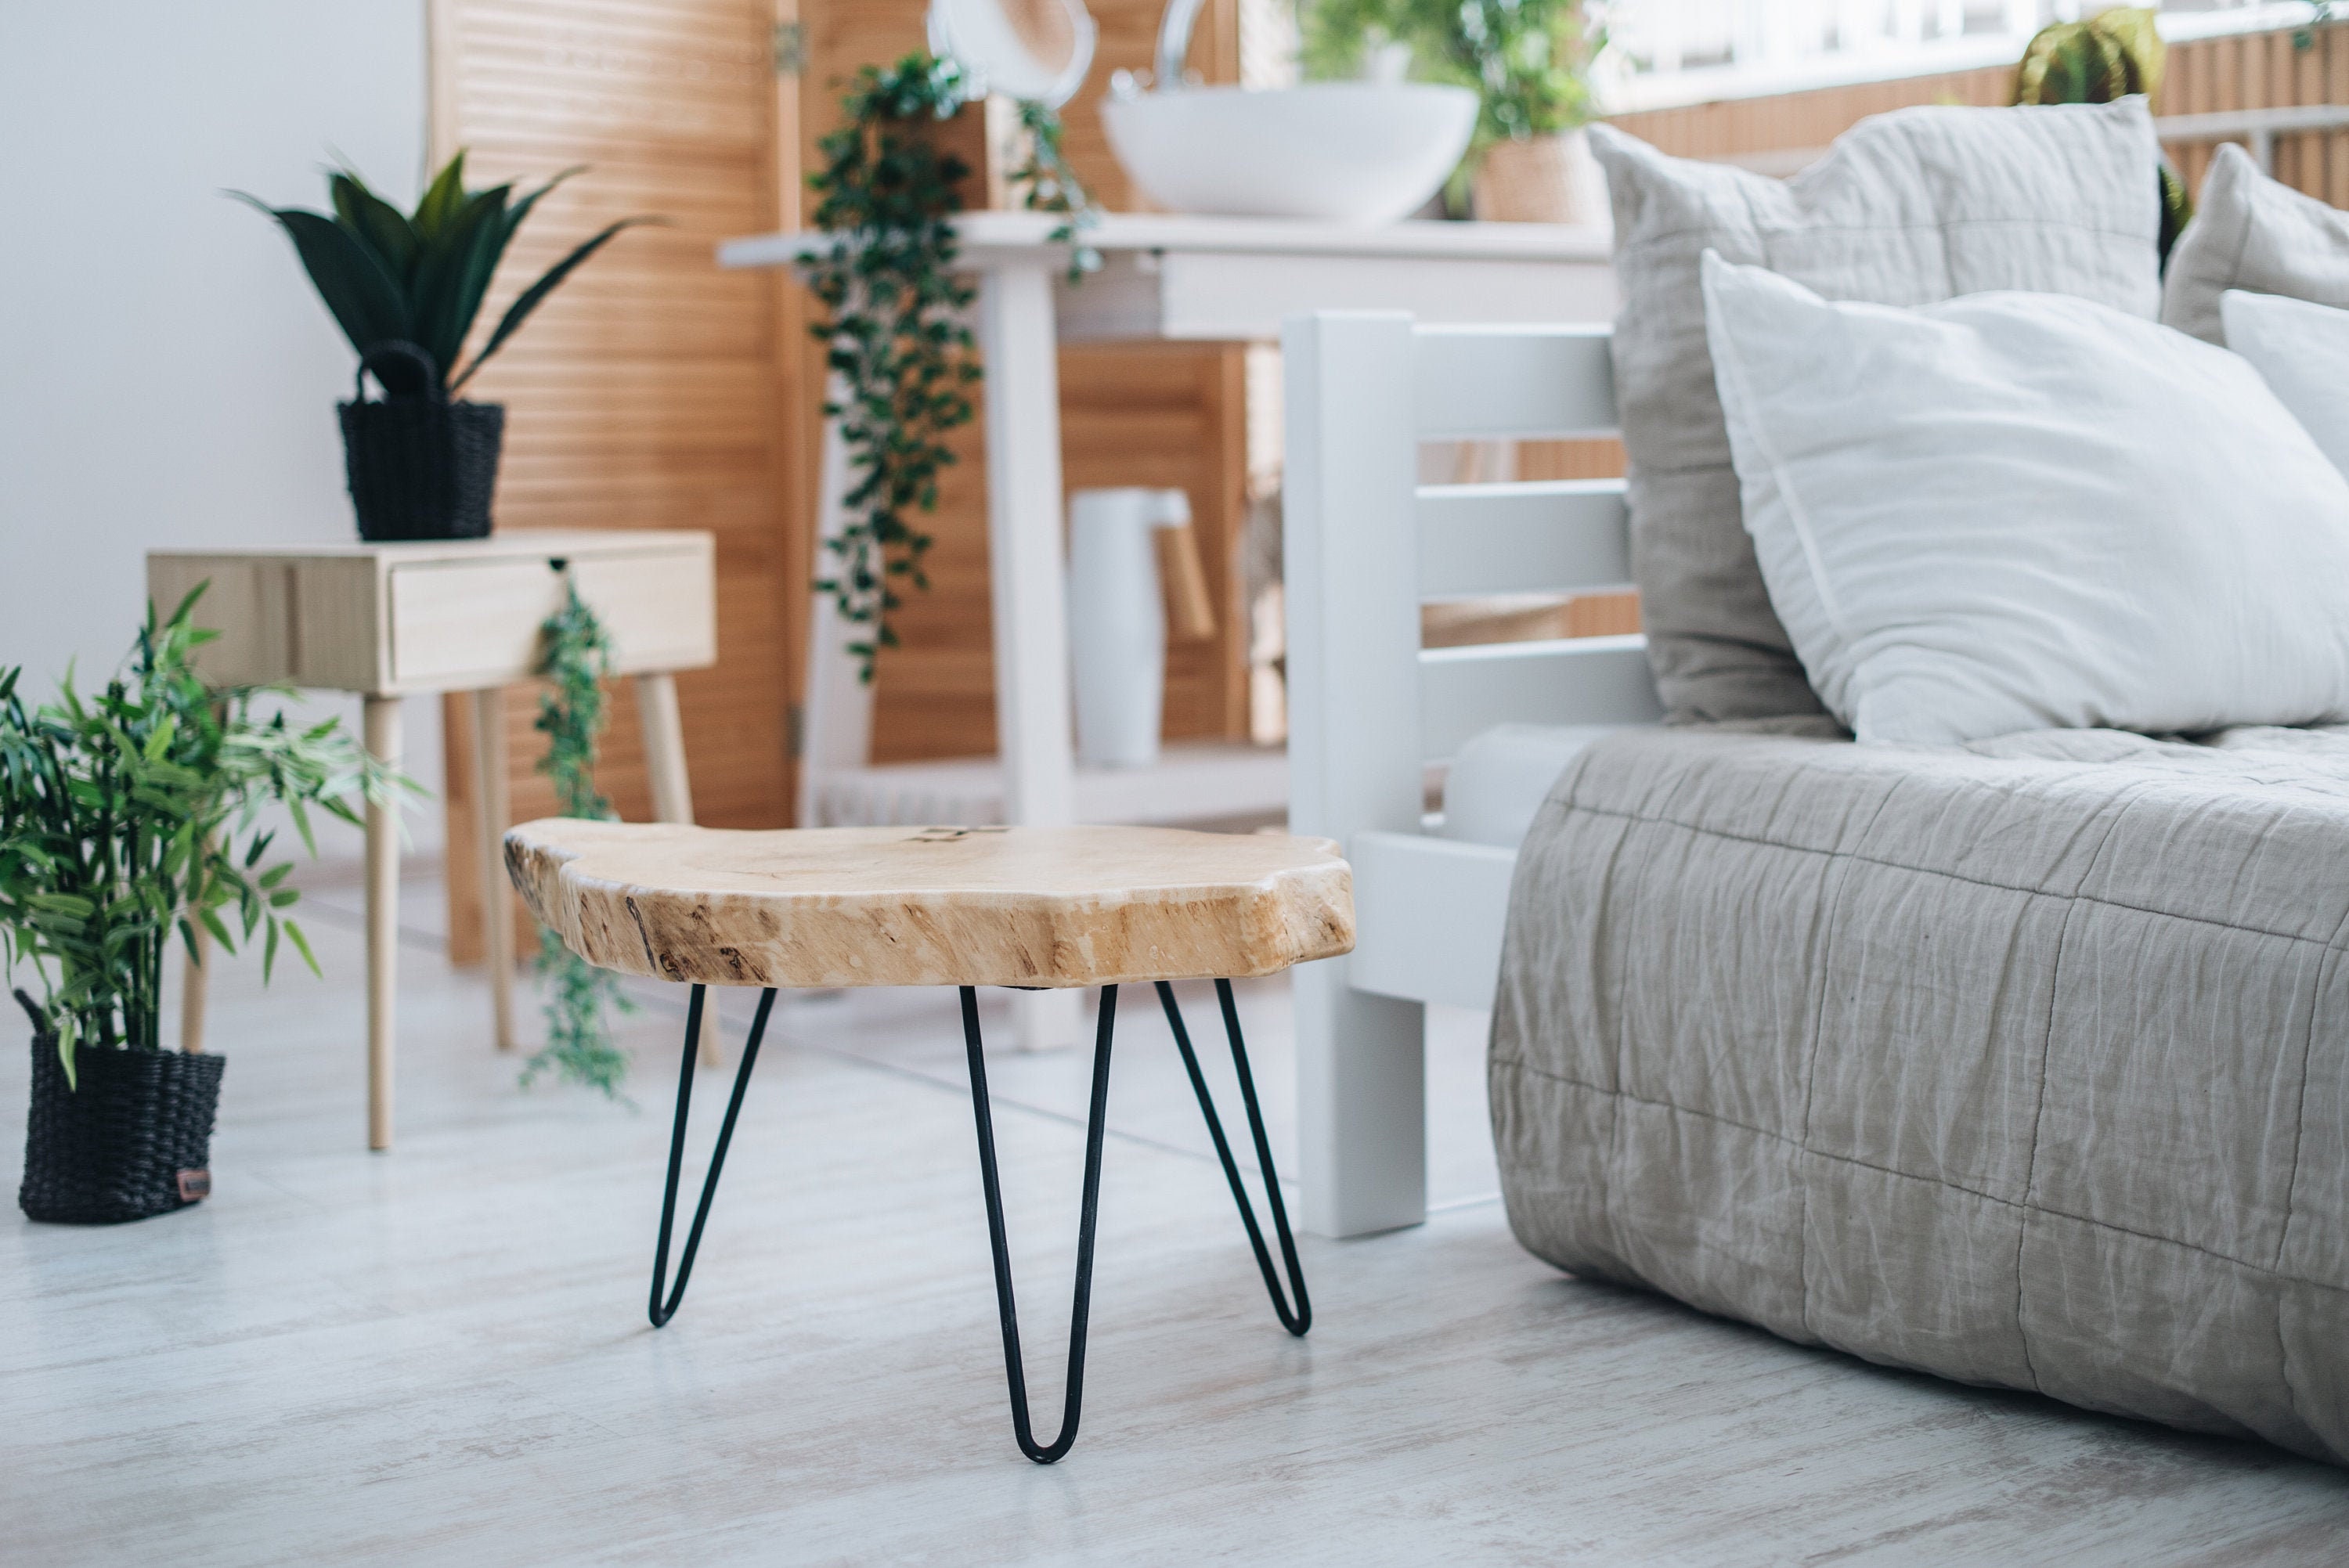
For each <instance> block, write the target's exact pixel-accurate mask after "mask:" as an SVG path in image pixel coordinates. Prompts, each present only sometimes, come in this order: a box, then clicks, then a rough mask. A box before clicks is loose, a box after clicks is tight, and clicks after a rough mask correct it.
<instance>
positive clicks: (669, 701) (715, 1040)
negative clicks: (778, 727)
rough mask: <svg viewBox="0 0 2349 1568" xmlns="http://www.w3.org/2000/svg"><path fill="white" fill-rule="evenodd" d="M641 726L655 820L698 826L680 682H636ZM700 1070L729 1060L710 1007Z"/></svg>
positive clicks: (659, 678) (656, 676) (658, 678)
mask: <svg viewBox="0 0 2349 1568" xmlns="http://www.w3.org/2000/svg"><path fill="white" fill-rule="evenodd" d="M636 723H637V725H638V726H639V727H641V728H642V729H643V731H644V737H645V771H646V772H647V773H648V774H649V775H651V781H652V789H653V820H654V821H656V822H681V823H687V824H690V823H691V822H692V820H693V782H692V779H691V776H690V775H688V773H687V772H686V770H685V718H684V716H683V715H682V714H681V713H680V712H679V711H678V706H677V677H676V676H673V675H671V674H670V673H669V672H668V671H667V670H654V671H650V672H647V673H646V674H644V675H640V676H637V677H636ZM699 1054H700V1057H701V1065H702V1066H703V1067H706V1068H714V1067H717V1066H719V1065H720V1064H722V1063H723V1062H724V1061H725V1060H726V1051H725V1047H723V1046H722V1045H720V1044H719V1037H718V1009H717V1008H716V1007H714V1006H713V1007H706V1008H704V1009H703V1010H702V1014H701V1049H700V1053H699Z"/></svg>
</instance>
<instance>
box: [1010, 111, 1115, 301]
mask: <svg viewBox="0 0 2349 1568" xmlns="http://www.w3.org/2000/svg"><path fill="white" fill-rule="evenodd" d="M1019 129H1021V130H1023V131H1025V132H1027V135H1028V159H1027V161H1026V162H1024V163H1022V164H1021V165H1020V166H1019V168H1017V169H1015V170H1012V171H1011V182H1012V183H1013V184H1015V185H1017V186H1019V188H1020V192H1021V194H1020V201H1021V202H1022V204H1023V205H1025V206H1026V207H1027V209H1028V210H1029V211H1031V212H1058V213H1060V214H1061V216H1062V217H1063V218H1064V219H1065V220H1066V221H1065V222H1061V223H1059V224H1057V225H1055V226H1054V228H1053V230H1052V232H1051V234H1050V239H1051V241H1052V242H1053V243H1055V244H1063V245H1066V246H1068V247H1069V273H1068V276H1069V282H1071V284H1081V283H1082V282H1084V281H1085V274H1086V273H1097V272H1099V271H1101V264H1102V253H1100V252H1099V251H1097V250H1095V249H1094V248H1093V247H1092V245H1089V244H1087V243H1086V242H1085V231H1086V230H1088V229H1091V228H1092V227H1094V226H1095V225H1096V224H1098V223H1100V222H1101V209H1099V208H1098V207H1096V206H1094V205H1093V200H1092V192H1091V191H1087V190H1086V189H1085V182H1084V181H1081V180H1080V179H1078V178H1077V171H1076V170H1074V169H1073V168H1071V166H1070V164H1069V160H1068V154H1067V152H1066V150H1064V148H1063V146H1062V141H1063V139H1064V136H1065V132H1064V130H1063V128H1062V127H1061V115H1060V111H1059V110H1058V109H1054V108H1047V107H1046V106H1045V105H1043V104H1040V103H1035V102H1032V101H1030V102H1023V103H1021V104H1020V106H1019Z"/></svg>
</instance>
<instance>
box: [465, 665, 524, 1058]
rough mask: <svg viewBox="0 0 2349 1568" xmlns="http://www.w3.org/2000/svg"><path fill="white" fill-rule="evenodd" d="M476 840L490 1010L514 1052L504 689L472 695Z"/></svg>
mask: <svg viewBox="0 0 2349 1568" xmlns="http://www.w3.org/2000/svg"><path fill="white" fill-rule="evenodd" d="M472 716H473V822H474V827H475V831H474V840H475V844H476V847H477V849H478V851H479V852H480V856H481V932H482V943H481V946H482V953H483V955H484V958H485V961H486V962H487V963H488V965H489V966H490V1011H491V1021H492V1029H493V1030H494V1032H495V1035H496V1037H497V1044H498V1049H500V1050H502V1051H510V1050H512V1049H513V1048H514V1020H513V970H514V937H513V932H514V910H513V883H512V882H511V881H510V880H509V879H508V878H507V876H506V850H505V834H506V828H507V827H508V825H509V824H508V821H507V819H508V818H510V817H512V815H513V809H512V804H511V803H510V801H509V799H508V798H507V789H506V722H505V720H506V709H505V693H504V690H503V689H502V687H498V686H491V687H488V688H486V689H485V690H481V691H477V692H474V693H473V694H472Z"/></svg>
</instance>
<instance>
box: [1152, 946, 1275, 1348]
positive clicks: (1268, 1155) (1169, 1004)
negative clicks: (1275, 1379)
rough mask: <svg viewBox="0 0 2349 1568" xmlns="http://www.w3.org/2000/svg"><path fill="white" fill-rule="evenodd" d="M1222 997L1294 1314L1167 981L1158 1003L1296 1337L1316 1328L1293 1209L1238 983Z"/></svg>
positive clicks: (1224, 985) (1268, 1283)
mask: <svg viewBox="0 0 2349 1568" xmlns="http://www.w3.org/2000/svg"><path fill="white" fill-rule="evenodd" d="M1216 999H1217V1000H1218V1001H1220V1002H1221V1003H1222V1004H1223V1007H1224V1036H1225V1037H1226V1039H1228V1040H1230V1042H1231V1046H1232V1069H1233V1070H1234V1071H1235V1072H1237V1074H1238V1075H1239V1080H1240V1102H1241V1104H1243V1105H1245V1106H1246V1107H1247V1119H1248V1131H1249V1133H1250V1134H1251V1135H1252V1136H1253V1137H1254V1139H1255V1140H1256V1165H1257V1170H1258V1171H1262V1172H1264V1195H1265V1198H1266V1200H1267V1202H1269V1203H1270V1204H1271V1206H1272V1228H1273V1230H1274V1232H1275V1233H1278V1236H1279V1238H1280V1260H1281V1262H1282V1263H1283V1264H1285V1265H1287V1268H1288V1292H1289V1299H1290V1300H1293V1301H1294V1302H1295V1303H1296V1309H1295V1310H1294V1311H1291V1310H1290V1307H1289V1301H1288V1300H1283V1299H1282V1297H1281V1294H1280V1280H1279V1277H1278V1275H1277V1274H1274V1272H1273V1267H1272V1253H1270V1252H1269V1251H1268V1250H1267V1249H1266V1247H1265V1244H1264V1231H1263V1230H1262V1228H1261V1227H1259V1226H1258V1225H1257V1220H1256V1209H1255V1206H1254V1205H1253V1204H1251V1203H1250V1202H1248V1195H1247V1187H1246V1186H1245V1185H1243V1184H1242V1182H1241V1181H1240V1168H1239V1164H1238V1162H1237V1161H1235V1160H1234V1159H1233V1158H1232V1146H1231V1143H1230V1141H1229V1140H1227V1139H1226V1138H1225V1137H1224V1124H1223V1120H1222V1119H1221V1118H1219V1117H1218V1116H1216V1101H1215V1099H1214V1097H1213V1096H1211V1095H1210V1094H1209V1093H1208V1092H1207V1080H1206V1076H1205V1075H1204V1074H1202V1073H1201V1072H1200V1071H1199V1057H1198V1054H1197V1053H1196V1052H1195V1051H1194V1050H1192V1048H1191V1032H1190V1031H1189V1030H1188V1029H1186V1028H1185V1027H1184V1026H1183V1009H1182V1008H1181V1007H1180V1006H1176V1004H1175V1001H1174V986H1172V985H1168V984H1167V983H1166V982H1165V981H1164V980H1161V981H1160V982H1158V1004H1159V1006H1162V1007H1164V1008H1165V1010H1166V1024H1167V1026H1168V1027H1169V1028H1171V1029H1173V1030H1174V1044H1175V1046H1176V1047H1177V1048H1178V1049H1180V1050H1181V1051H1182V1053H1183V1066H1184V1067H1185V1069H1187V1070H1188V1071H1189V1073H1190V1075H1191V1091H1192V1092H1193V1093H1194V1094H1195V1095H1197V1096H1198V1097H1199V1110H1200V1112H1201V1114H1203V1115H1204V1116H1206V1119H1207V1136H1208V1137H1209V1138H1211V1139H1213V1140H1215V1144H1216V1159H1218V1160H1220V1161H1223V1162H1224V1179H1225V1180H1226V1181H1229V1182H1230V1183H1231V1184H1232V1202H1235V1203H1237V1204H1238V1205H1239V1209H1240V1223H1241V1224H1243V1225H1246V1226H1247V1238H1248V1245H1249V1246H1251V1247H1254V1248H1255V1249H1256V1266H1257V1269H1258V1270H1259V1271H1260V1272H1261V1273H1262V1274H1263V1275H1264V1289H1265V1294H1266V1295H1269V1296H1270V1297H1272V1310H1273V1312H1274V1314H1275V1315H1278V1317H1279V1319H1280V1326H1282V1327H1283V1328H1286V1329H1287V1330H1288V1332H1289V1333H1291V1334H1298V1335H1301V1334H1303V1333H1304V1332H1305V1331H1306V1330H1307V1329H1309V1328H1310V1327H1312V1326H1313V1303H1312V1302H1311V1301H1310V1300H1309V1299H1308V1298H1307V1296H1306V1295H1305V1270H1304V1268H1303V1267H1302V1266H1301V1265H1299V1263H1298V1261H1297V1241H1296V1238H1294V1237H1293V1236H1291V1235H1290V1234H1289V1233H1288V1207H1287V1206H1286V1205H1285V1204H1283V1203H1282V1202H1281V1201H1280V1177H1279V1175H1278V1173H1277V1172H1276V1171H1274V1170H1273V1168H1272V1146H1271V1144H1270V1143H1269V1142H1268V1141H1267V1140H1266V1139H1265V1136H1264V1112H1263V1110H1262V1109H1260V1108H1258V1106H1257V1099H1256V1078H1255V1077H1254V1076H1253V1075H1252V1074H1250V1073H1249V1071H1248V1061H1247V1046H1246V1045H1245V1044H1243V1043H1242V1042H1241V1039H1240V1015H1239V1009H1238V1008H1237V1006H1234V1005H1233V1003H1232V983H1231V982H1230V981H1228V980H1218V981H1216Z"/></svg>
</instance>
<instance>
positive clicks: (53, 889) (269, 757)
mask: <svg viewBox="0 0 2349 1568" xmlns="http://www.w3.org/2000/svg"><path fill="white" fill-rule="evenodd" d="M202 592H203V590H202V588H199V589H197V590H196V592H195V593H191V594H189V595H188V597H187V599H186V600H185V601H184V602H182V603H181V604H180V606H179V607H178V608H177V609H175V610H174V611H173V612H172V613H171V616H170V617H169V618H168V619H165V620H161V621H159V620H158V619H157V617H156V615H155V613H154V610H153V608H152V607H151V606H150V608H149V611H148V614H147V623H146V624H145V626H144V627H143V628H141V630H140V634H139V640H138V644H137V645H136V646H135V648H134V649H133V650H132V653H131V655H130V657H129V660H128V661H127V663H126V665H125V668H124V669H123V671H122V672H121V673H120V674H119V675H118V676H116V677H115V678H114V679H112V680H109V681H108V682H107V684H106V686H105V687H104V688H103V689H102V690H100V691H98V692H96V693H93V694H90V695H88V696H84V695H83V694H82V693H81V692H80V691H79V690H78V689H77V688H76V686H75V684H74V680H73V676H71V674H70V673H68V675H67V677H66V679H65V681H64V682H63V683H62V685H61V686H60V688H59V691H58V694H57V700H56V701H55V702H52V703H47V704H45V705H42V706H40V707H28V706H27V705H26V701H25V698H24V696H22V694H21V692H20V691H19V689H18V688H19V687H20V686H21V685H22V677H23V674H24V672H23V671H22V670H21V669H10V670H5V671H0V952H5V956H6V958H7V960H8V963H9V965H10V966H11V967H14V966H15V965H19V964H22V965H25V966H26V968H28V969H29V970H31V971H32V972H33V973H34V974H35V975H37V976H38V980H39V984H40V986H41V989H42V992H43V999H44V1004H45V1006H44V1011H45V1013H46V1016H47V1023H48V1026H49V1027H50V1028H51V1029H52V1030H53V1031H54V1032H55V1034H56V1036H57V1056H58V1059H59V1061H60V1062H61V1063H62V1065H63V1066H64V1068H65V1071H66V1078H67V1082H68V1083H73V1082H75V1081H77V1080H76V1076H75V1070H74V1058H75V1056H76V1054H77V1053H78V1051H81V1050H86V1049H93V1048H95V1049H128V1050H160V1048H161V1040H160V1014H161V994H162V978H163V954H164V952H165V950H166V949H167V948H168V947H169V945H170V942H171V933H172V931H173V929H174V928H175V927H176V929H177V930H178V932H179V934H180V936H181V940H182V941H183V942H185V943H186V944H187V946H188V951H189V952H190V954H194V953H195V952H196V950H197V938H196V932H197V929H198V928H199V927H201V928H202V930H203V931H204V932H205V933H206V934H209V935H210V936H211V937H212V940H213V941H214V942H216V943H218V944H220V947H221V950H222V952H224V953H232V954H233V953H234V952H235V951H236V948H237V944H238V942H239V941H240V940H243V941H250V940H252V939H253V938H254V936H255V935H256V934H258V935H259V936H260V938H261V942H262V974H263V977H264V979H266V978H268V977H269V976H270V975H271V974H272V973H274V968H275V965H276V961H277V953H278V947H279V944H280V943H281V942H283V943H285V944H290V945H291V946H292V947H293V948H294V950H295V952H296V953H298V954H301V956H302V961H303V962H304V963H305V964H306V965H309V967H310V969H311V971H312V972H313V973H316V970H317V967H318V962H317V959H316V956H315V955H314V954H312V953H311V951H310V944H309V941H308V939H307V938H306V937H305V936H304V934H303V932H302V927H301V926H300V924H299V923H296V922H295V920H294V918H293V917H292V916H291V915H290V914H289V913H287V911H289V910H290V909H292V908H293V906H294V905H295V903H296V902H297V901H298V900H299V898H300V896H301V895H300V894H299V893H298V892H296V891H295V889H293V888H291V887H288V886H286V885H285V878H286V876H287V874H288V873H289V872H292V871H293V869H294V865H293V862H292V861H282V860H281V861H274V862H271V861H269V852H270V850H271V847H272V845H273V843H274V830H271V829H267V828H264V827H263V826H262V825H261V819H262V815H263V811H264V808H265V807H267V806H269V805H270V804H271V803H273V802H274V803H277V804H280V805H282V806H283V807H284V808H285V811H286V813H287V815H288V816H289V817H290V818H291V819H292V820H293V823H294V827H295V831H296V832H297V833H298V834H300V836H301V839H302V841H303V843H304V845H305V847H307V848H308V849H309V851H310V852H311V853H312V854H314V855H315V854H316V852H317V846H316V841H314V840H313V839H312V837H311V828H310V818H309V812H310V810H312V809H314V808H315V809H316V810H321V811H325V812H326V813H327V814H328V815H330V816H334V817H337V818H340V819H341V820H344V821H347V822H352V823H357V821H358V820H359V819H358V816H357V812H356V811H354V810H352V807H351V805H350V803H349V802H350V800H351V799H352V798H354V797H363V798H364V799H369V800H377V801H389V800H391V799H393V798H394V795H395V791H396V789H398V788H401V787H405V788H406V789H414V788H415V786H414V785H412V784H409V783H408V782H407V780H405V779H399V778H398V776H397V775H395V774H393V773H391V772H389V771H388V770H387V769H385V768H384V767H383V766H382V765H381V764H380V763H378V762H376V761H375V760H373V759H372V758H368V757H367V755H366V753H365V752H363V751H362V750H361V749H360V748H359V747H358V746H357V744H356V743H355V742H354V741H353V740H352V739H351V738H349V737H348V736H347V735H346V734H344V733H343V732H342V729H341V727H340V723H339V721H338V720H335V719H326V720H325V721H323V722H321V723H318V724H314V725H311V726H309V727H306V728H301V729H296V728H294V727H291V726H289V725H288V724H287V723H286V722H285V716H284V715H283V714H282V713H280V714H277V715H274V716H273V717H268V718H260V717H255V716H254V711H253V710H254V699H255V697H256V696H262V695H264V694H267V693H270V692H274V691H278V690H282V688H272V687H229V688H225V689H214V688H212V687H210V686H206V685H205V684H204V682H203V681H202V678H201V677H199V676H197V674H196V673H195V671H194V669H193V668H192V667H191V662H190V655H192V654H193V652H194V651H195V650H196V649H197V648H198V647H200V646H202V645H203V644H205V643H207V642H210V641H212V638H214V637H215V636H217V635H218V634H217V633H215V632H210V631H204V630H201V629H199V628H198V627H197V626H196V625H195V624H194V623H193V622H192V620H191V614H192V612H193V611H194V608H195V605H196V601H197V599H198V597H199V596H200V595H201V594H202Z"/></svg>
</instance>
